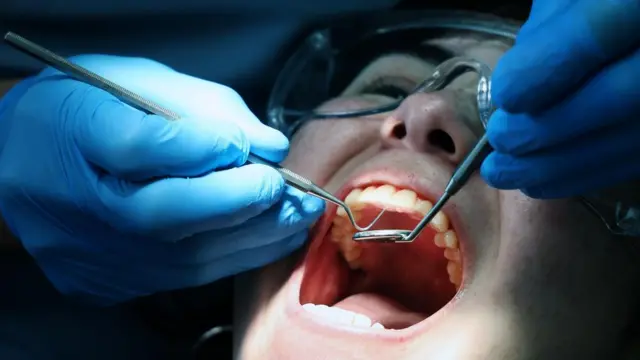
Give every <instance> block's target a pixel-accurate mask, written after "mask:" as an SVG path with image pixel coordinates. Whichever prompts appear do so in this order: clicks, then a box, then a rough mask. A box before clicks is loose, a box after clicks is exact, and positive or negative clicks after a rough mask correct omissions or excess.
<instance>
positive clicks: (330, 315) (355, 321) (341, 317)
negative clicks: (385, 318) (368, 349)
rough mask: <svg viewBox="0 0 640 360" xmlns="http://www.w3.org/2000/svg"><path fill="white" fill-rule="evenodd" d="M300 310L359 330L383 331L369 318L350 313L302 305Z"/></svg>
mask: <svg viewBox="0 0 640 360" xmlns="http://www.w3.org/2000/svg"><path fill="white" fill-rule="evenodd" d="M302 308H303V309H305V310H306V311H308V312H310V313H312V314H314V315H318V316H320V317H322V318H323V319H325V320H328V321H331V322H333V323H338V324H342V325H351V326H355V327H360V328H372V329H384V326H382V324H380V323H373V321H372V320H371V319H370V318H369V317H367V316H365V315H362V314H358V313H354V312H352V311H348V310H343V309H340V308H336V307H329V306H327V305H316V304H304V305H302Z"/></svg>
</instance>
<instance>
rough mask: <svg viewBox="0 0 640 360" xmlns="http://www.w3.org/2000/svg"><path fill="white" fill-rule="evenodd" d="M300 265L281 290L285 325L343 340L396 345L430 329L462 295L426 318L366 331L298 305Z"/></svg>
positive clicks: (301, 270)
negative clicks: (402, 326) (394, 327)
mask: <svg viewBox="0 0 640 360" xmlns="http://www.w3.org/2000/svg"><path fill="white" fill-rule="evenodd" d="M304 271H305V266H304V264H302V265H300V266H299V267H298V268H296V269H295V270H294V271H293V273H292V274H291V277H290V278H289V280H288V282H287V284H286V290H285V301H286V305H285V316H286V319H287V323H288V324H287V326H288V327H295V328H296V329H298V330H301V331H304V330H306V331H308V332H309V333H311V334H315V335H319V336H340V337H341V338H342V339H343V340H347V341H356V340H357V339H360V340H372V339H375V340H377V341H380V340H382V341H385V342H387V343H388V344H398V343H404V342H408V341H411V340H412V339H414V338H415V337H417V336H419V335H424V334H425V333H426V332H428V331H429V330H431V329H432V328H433V327H434V326H435V325H436V324H437V322H438V321H440V320H441V319H442V317H443V316H445V314H446V313H447V312H449V311H451V310H453V309H454V308H455V305H456V304H457V302H458V301H459V299H460V298H461V296H462V292H458V294H457V295H456V296H455V297H454V298H453V299H451V301H449V302H448V303H447V304H446V305H445V306H444V307H442V308H441V309H440V310H438V311H437V312H436V313H434V314H433V315H431V316H430V317H428V318H426V319H425V320H422V321H421V322H419V323H418V324H416V325H413V326H411V327H408V328H406V329H401V330H385V331H380V330H375V329H373V330H370V329H365V328H358V327H354V326H341V325H339V324H336V323H332V322H329V321H322V319H320V318H318V317H317V316H315V315H313V314H311V313H309V312H308V311H306V310H305V309H303V308H302V304H300V300H299V298H300V288H301V284H302V279H303V277H304Z"/></svg>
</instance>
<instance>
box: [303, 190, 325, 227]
mask: <svg viewBox="0 0 640 360" xmlns="http://www.w3.org/2000/svg"><path fill="white" fill-rule="evenodd" d="M325 207H326V203H325V202H324V200H321V199H318V198H317V197H315V196H311V195H305V196H304V197H303V199H302V210H303V211H304V212H305V214H306V215H307V216H308V217H309V218H310V219H312V221H315V220H316V219H317V218H318V217H320V216H321V215H322V214H323V213H324V210H325Z"/></svg>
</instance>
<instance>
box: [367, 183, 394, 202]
mask: <svg viewBox="0 0 640 360" xmlns="http://www.w3.org/2000/svg"><path fill="white" fill-rule="evenodd" d="M371 188H372V187H371V186H370V187H368V188H366V189H365V190H364V191H363V192H362V195H360V201H361V202H365V203H383V204H384V203H387V202H388V200H389V199H390V198H391V195H393V194H394V193H395V192H396V188H395V187H393V186H392V185H382V186H380V187H378V188H376V187H373V189H372V190H369V189H371Z"/></svg>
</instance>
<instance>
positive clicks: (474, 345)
mask: <svg viewBox="0 0 640 360" xmlns="http://www.w3.org/2000/svg"><path fill="white" fill-rule="evenodd" d="M437 43H438V44H439V45H441V46H443V47H447V48H448V49H455V50H456V52H457V53H459V54H465V55H468V56H471V57H474V58H476V59H478V60H481V61H484V62H485V63H487V64H488V65H489V66H491V67H494V66H495V64H496V62H497V60H498V58H499V57H500V56H501V55H502V54H503V53H504V52H505V51H506V49H507V46H505V45H504V44H501V43H497V42H495V41H489V40H487V41H483V40H477V39H476V40H469V39H467V38H465V37H462V38H461V37H449V38H447V37H445V38H442V39H438V41H437ZM402 61H405V62H404V63H403V62H402ZM406 61H408V60H407V59H406V58H405V59H404V60H403V59H402V58H395V59H394V61H391V62H388V63H390V64H392V65H385V66H386V67H385V68H384V69H383V70H384V71H386V75H398V73H399V72H402V71H404V70H402V69H410V68H420V66H422V68H423V69H428V68H433V66H435V64H430V63H428V62H423V63H422V64H421V65H415V64H413V65H412V64H411V63H409V62H406ZM414 65H415V66H414ZM363 71H368V70H363ZM416 74H417V73H416ZM421 74H422V75H420V76H421V77H424V76H423V75H424V72H422V73H421ZM361 75H362V74H361ZM405 75H406V74H405ZM419 79H420V77H416V78H415V80H416V81H419ZM474 81H475V77H474V76H473V75H464V76H462V77H460V78H458V79H457V80H456V81H455V82H454V83H452V84H451V85H450V86H448V87H447V88H446V89H444V90H443V91H439V92H437V93H430V94H416V95H412V96H410V97H409V98H407V99H406V100H405V101H404V102H403V103H402V105H401V106H400V107H399V108H398V109H397V110H395V111H394V112H393V113H388V114H381V115H378V116H372V117H369V118H354V119H340V120H338V119H336V120H324V121H311V122H309V123H307V124H306V125H304V126H303V127H302V128H301V129H300V130H299V131H298V132H297V133H296V134H295V135H294V137H293V139H292V142H291V150H290V154H289V157H288V158H287V160H286V161H285V166H286V167H288V168H290V169H291V170H293V171H295V172H297V173H299V174H301V175H303V176H305V177H307V178H309V179H311V180H312V181H314V182H316V183H318V184H319V185H321V186H324V187H325V188H326V189H328V190H330V191H332V192H334V193H335V192H336V191H338V190H339V189H340V188H341V187H342V185H343V184H345V183H346V182H348V181H349V180H350V179H352V178H353V177H354V176H357V175H359V174H363V173H365V174H366V173H368V172H369V171H371V170H375V171H376V172H378V173H379V172H383V173H385V174H386V175H385V176H386V178H387V179H392V180H394V181H399V182H404V183H411V184H413V185H415V186H416V187H419V188H420V189H423V190H424V191H425V192H426V193H427V194H426V196H427V198H430V200H432V201H433V200H434V199H435V197H437V196H438V195H439V194H440V193H442V191H443V189H444V186H445V184H446V182H447V181H448V179H449V177H450V175H451V173H452V172H453V170H454V168H455V166H456V165H457V164H458V163H459V162H460V161H461V159H462V158H463V157H464V155H465V154H466V153H467V152H468V151H469V149H470V148H471V147H472V146H473V145H474V143H475V141H477V139H478V137H479V135H480V133H481V131H482V127H481V126H480V124H479V123H478V120H477V118H476V117H475V116H474V114H475V113H474V110H475V108H474V107H473V96H474V90H473V86H474V84H475V82H474ZM354 89H355V90H354ZM357 89H358V84H357V83H355V84H354V83H352V84H351V86H350V87H349V88H348V90H347V91H346V93H348V94H349V95H350V96H342V97H338V98H336V99H328V101H327V102H326V103H324V104H323V105H322V106H321V108H324V109H328V110H344V109H346V108H354V107H358V106H363V104H370V103H371V102H375V101H376V98H375V97H371V96H364V95H363V94H359V93H358V91H357ZM398 127H404V128H405V130H406V136H404V137H400V136H398V135H397V133H396V132H394V129H397V128H398ZM434 129H440V130H444V131H445V132H446V133H447V134H448V135H449V136H450V137H451V139H452V140H453V142H454V144H455V151H454V152H447V151H444V150H443V149H442V148H441V147H439V146H438V145H437V144H435V143H433V142H430V141H429V140H428V136H427V135H428V134H429V133H430V132H431V131H432V130H434ZM328 134H331V136H328ZM444 211H445V213H446V214H447V215H448V216H449V218H450V219H451V221H452V224H453V227H454V228H455V230H456V232H457V233H458V236H459V238H460V241H461V246H462V254H463V259H464V279H463V286H462V289H461V290H460V292H459V293H458V294H457V296H456V299H455V300H454V301H452V302H451V303H449V304H448V305H447V306H446V307H445V309H443V310H442V311H439V312H437V313H436V314H434V315H432V316H431V317H430V318H429V319H428V320H426V321H423V322H422V323H420V324H417V325H414V326H413V327H411V328H408V329H405V330H401V331H396V332H393V331H387V332H385V333H383V334H381V333H373V332H371V331H370V330H359V329H356V328H353V327H344V326H340V325H337V324H329V323H325V322H322V321H319V319H318V317H317V316H315V317H314V316H312V315H309V313H308V312H306V311H305V310H303V309H302V307H301V303H300V286H301V285H300V283H301V281H302V280H301V279H303V278H304V276H305V273H304V271H305V270H306V269H308V267H309V266H308V264H309V263H310V262H311V261H312V260H311V259H312V258H313V257H314V249H315V248H316V247H317V244H319V242H320V241H321V240H320V239H319V238H317V237H316V238H314V235H317V234H320V235H322V233H323V230H322V229H319V228H320V227H322V226H323V220H320V221H319V222H318V224H319V225H317V228H316V229H313V230H312V231H311V234H312V236H311V239H310V244H311V245H310V248H311V250H309V251H308V252H307V249H304V250H302V251H300V252H299V253H297V254H294V255H292V256H290V257H288V258H286V259H283V260H281V261H279V262H277V263H274V264H272V265H270V266H267V267H265V268H262V269H260V270H257V271H254V272H251V273H247V274H244V275H242V276H240V277H239V278H238V280H237V289H236V290H237V291H236V299H237V301H238V302H237V304H236V305H237V306H236V314H235V315H236V319H237V322H236V329H235V332H234V336H235V342H236V356H237V358H240V359H244V360H252V359H301V358H304V359H309V360H314V359H465V360H474V359H509V360H511V359H513V360H525V359H526V360H528V359H631V358H637V356H639V355H640V353H639V352H638V350H637V348H636V349H634V346H637V345H635V344H638V343H640V342H639V341H638V340H639V339H640V338H638V336H637V334H636V332H637V330H638V325H639V324H640V323H639V322H638V320H639V319H638V312H637V309H638V303H639V300H640V298H639V292H638V287H637V285H636V284H638V280H639V277H640V271H639V270H640V268H639V267H638V265H637V264H638V255H640V254H639V253H638V249H637V246H636V245H635V243H637V239H623V238H615V237H614V236H612V235H611V234H610V233H608V232H607V230H606V228H605V227H604V226H603V225H602V223H600V222H598V221H597V220H596V218H595V217H594V215H593V214H591V213H589V212H588V211H586V210H585V208H584V207H583V206H582V205H580V204H579V203H577V202H576V201H575V200H570V199H561V200H554V201H539V200H534V199H530V198H527V197H526V196H524V195H523V194H521V193H520V192H518V191H498V190H495V189H492V188H490V187H488V186H487V185H486V184H485V183H484V182H483V181H482V179H481V178H480V177H479V176H478V175H475V176H473V177H472V178H471V180H470V181H469V184H468V185H467V186H466V188H464V189H463V190H462V191H461V192H460V193H459V194H458V195H457V196H456V197H455V198H454V199H453V200H452V201H451V202H450V203H449V204H448V206H447V207H446V208H445V210H444ZM332 212H335V207H333V206H328V209H327V214H331V213H332ZM327 214H325V215H326V216H328V215H327ZM324 231H326V229H325V230H324ZM427 241H429V240H427ZM412 245H413V244H412ZM395 246H404V245H395ZM364 253H366V250H365V251H364V252H363V254H364ZM363 256H364V255H363ZM326 281H327V282H331V279H326ZM329 286H330V285H325V287H329ZM303 303H304V301H303Z"/></svg>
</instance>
